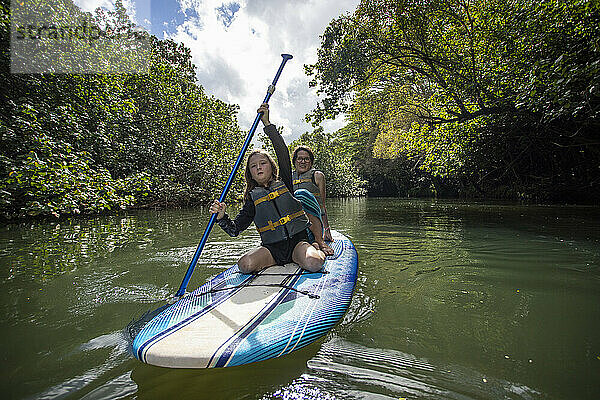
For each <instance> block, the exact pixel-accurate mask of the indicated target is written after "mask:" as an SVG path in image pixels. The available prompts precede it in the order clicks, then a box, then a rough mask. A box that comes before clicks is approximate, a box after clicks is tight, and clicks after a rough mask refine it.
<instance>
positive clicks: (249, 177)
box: [244, 149, 278, 200]
mask: <svg viewBox="0 0 600 400" xmlns="http://www.w3.org/2000/svg"><path fill="white" fill-rule="evenodd" d="M257 154H261V155H263V156H265V157H267V160H269V163H270V164H271V170H272V172H273V174H272V176H271V180H273V179H277V176H278V175H277V172H278V170H277V164H275V160H273V157H271V155H270V154H269V153H267V152H266V151H264V150H261V149H256V150H252V151H251V152H250V154H249V155H248V159H247V160H246V170H245V171H244V177H245V178H246V189H244V200H250V199H251V197H250V192H251V191H252V190H253V189H254V188H255V187H257V186H258V182H256V181H255V180H254V178H252V173H250V159H251V158H252V157H253V156H255V155H257Z"/></svg>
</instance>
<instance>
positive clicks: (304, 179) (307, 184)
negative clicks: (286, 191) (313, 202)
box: [292, 168, 323, 206]
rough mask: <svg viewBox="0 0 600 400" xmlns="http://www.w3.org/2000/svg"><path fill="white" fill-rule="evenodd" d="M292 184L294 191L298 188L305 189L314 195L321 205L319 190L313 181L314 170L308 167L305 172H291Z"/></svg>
mask: <svg viewBox="0 0 600 400" xmlns="http://www.w3.org/2000/svg"><path fill="white" fill-rule="evenodd" d="M292 184H293V185H294V191H296V190H298V189H306V190H308V191H309V192H311V193H312V194H313V196H315V197H316V199H317V201H318V202H319V205H321V206H322V205H323V201H322V199H321V191H320V190H319V187H318V186H317V184H316V183H315V170H314V169H312V168H311V169H309V170H308V171H306V172H303V173H301V174H298V171H294V172H292Z"/></svg>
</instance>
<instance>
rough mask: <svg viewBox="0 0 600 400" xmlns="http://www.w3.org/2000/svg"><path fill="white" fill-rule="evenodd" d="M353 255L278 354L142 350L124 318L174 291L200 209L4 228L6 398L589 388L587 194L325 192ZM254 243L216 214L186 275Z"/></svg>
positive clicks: (594, 288)
mask: <svg viewBox="0 0 600 400" xmlns="http://www.w3.org/2000/svg"><path fill="white" fill-rule="evenodd" d="M328 210H329V215H330V217H329V218H330V221H331V223H332V226H333V227H334V229H337V230H339V231H340V232H342V233H344V234H345V235H346V236H348V237H349V238H350V239H351V240H352V241H353V242H354V244H355V246H356V248H357V250H358V254H359V273H358V281H357V285H356V289H355V292H354V297H353V300H352V303H351V306H350V309H349V311H348V313H347V314H346V316H345V317H344V318H343V320H342V321H341V322H340V323H339V324H338V325H336V327H334V329H333V330H332V331H331V332H329V333H328V334H327V335H326V336H325V337H324V338H322V339H321V340H319V341H317V342H316V343H314V344H312V345H310V346H308V347H306V348H304V349H301V350H299V351H297V352H295V353H293V354H291V355H289V356H285V357H283V358H281V359H275V360H270V361H266V362H262V363H257V364H251V365H246V366H241V367H234V368H224V369H216V370H174V369H167V368H159V367H153V366H149V365H144V364H142V363H140V362H139V361H137V360H136V359H135V358H133V357H132V356H131V355H130V354H129V353H128V351H127V342H126V340H125V336H124V334H123V328H124V327H125V326H126V325H127V324H128V323H129V322H130V321H131V320H132V319H134V318H136V317H139V316H140V315H141V314H142V313H143V312H144V311H147V310H149V309H153V308H155V307H156V306H157V305H160V304H161V301H162V299H164V298H166V297H168V296H169V295H171V294H173V293H174V292H175V290H176V289H177V288H178V286H179V284H180V283H181V279H182V278H183V275H184V273H185V270H186V269H187V267H188V265H189V262H190V260H191V258H192V256H193V254H194V251H195V249H196V246H197V244H198V241H199V240H200V237H201V234H202V232H203V230H204V227H205V224H206V223H207V221H208V212H207V210H172V211H157V212H150V211H148V212H139V213H135V214H128V215H119V216H100V217H94V218H73V219H68V220H59V221H53V220H44V221H33V222H32V221H29V222H24V223H14V224H3V225H1V226H0V285H1V286H0V296H1V297H0V298H1V302H0V321H1V322H0V323H1V328H2V329H1V333H0V355H1V371H0V372H1V378H0V382H1V386H0V391H1V392H0V393H2V395H1V396H2V398H8V399H28V398H35V399H50V398H84V399H105V398H106V399H113V398H139V399H169V398H178V399H399V398H406V399H599V398H600V208H597V207H571V206H522V205H515V204H489V203H475V202H459V201H439V200H438V201H435V200H410V199H350V200H335V199H333V200H329V201H328ZM257 243H258V235H257V234H256V232H255V231H251V230H248V231H247V232H245V233H244V234H243V235H241V237H239V238H236V239H231V238H229V237H227V236H226V235H225V234H224V233H223V232H222V231H221V230H220V229H219V228H218V227H215V229H214V230H213V233H212V234H211V239H210V240H209V243H208V244H207V246H206V248H205V250H204V252H203V254H202V257H201V259H200V262H199V264H198V267H197V268H196V272H195V274H194V276H193V278H192V281H191V283H190V285H189V289H195V288H196V287H198V286H199V285H201V284H202V283H203V282H204V281H205V280H206V279H208V278H210V277H212V276H214V275H216V274H217V273H219V272H221V271H222V270H223V269H225V268H227V267H228V266H230V265H232V264H233V263H235V261H236V260H237V258H238V257H239V256H240V255H241V254H243V253H244V252H245V251H247V250H249V249H251V248H253V247H254V246H256V245H257Z"/></svg>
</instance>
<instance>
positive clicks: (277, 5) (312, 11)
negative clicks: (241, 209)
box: [75, 0, 359, 141]
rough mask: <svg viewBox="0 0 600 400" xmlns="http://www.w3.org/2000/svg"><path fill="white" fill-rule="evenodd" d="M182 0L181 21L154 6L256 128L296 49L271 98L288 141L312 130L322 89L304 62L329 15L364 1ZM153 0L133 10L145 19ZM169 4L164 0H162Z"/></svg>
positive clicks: (244, 123) (204, 78)
mask: <svg viewBox="0 0 600 400" xmlns="http://www.w3.org/2000/svg"><path fill="white" fill-rule="evenodd" d="M176 1H177V3H178V4H177V5H178V6H179V7H180V10H169V11H173V12H177V11H181V12H182V14H181V15H183V16H184V18H183V22H181V23H180V24H179V25H178V26H176V27H175V28H173V26H172V25H169V23H172V21H161V22H160V23H157V22H156V21H157V18H160V15H157V14H160V10H157V9H156V7H155V9H154V10H150V12H152V20H153V21H154V25H155V27H156V29H166V27H167V25H169V28H171V30H170V31H168V32H171V33H167V31H165V32H163V36H164V37H170V38H171V39H173V40H175V41H176V42H182V43H184V44H185V45H186V46H187V47H189V48H190V49H191V51H192V56H193V62H194V64H195V65H196V71H197V77H198V81H199V83H200V84H201V85H202V86H203V87H204V88H205V90H206V92H207V93H208V94H209V95H214V96H216V97H217V98H219V99H221V100H223V101H225V102H228V103H234V104H239V105H240V112H239V115H238V119H239V123H240V126H241V128H242V129H244V130H246V129H249V128H250V125H251V124H252V122H253V121H254V118H255V117H256V108H257V107H258V106H259V105H260V102H261V100H262V99H263V98H264V96H265V94H266V90H267V87H268V86H269V84H270V83H271V81H272V79H273V77H274V75H275V72H276V71H277V68H278V67H279V64H280V63H281V57H280V54H281V53H289V54H292V55H293V56H294V59H293V60H291V61H290V62H288V64H287V65H286V67H285V70H284V72H283V74H282V75H281V79H280V80H279V82H278V84H277V89H276V91H275V94H274V95H273V97H272V99H271V100H270V105H271V110H272V111H271V116H272V118H271V119H272V121H273V122H274V123H276V124H277V125H279V126H281V125H283V126H284V127H285V130H284V132H283V134H284V135H285V136H291V137H288V138H286V140H287V141H290V140H293V139H295V138H297V137H298V136H300V135H301V134H302V133H304V132H306V131H310V130H312V127H311V126H310V125H309V124H307V123H306V122H304V116H305V115H306V114H307V113H308V112H310V111H312V110H313V109H314V107H315V106H316V102H317V96H316V93H315V91H314V90H313V89H310V88H309V87H308V81H309V78H308V77H307V76H306V75H305V73H304V65H305V64H311V63H314V62H315V61H316V59H317V49H318V48H319V45H320V38H319V36H320V35H321V34H323V32H324V31H325V28H326V27H327V25H328V24H329V22H330V21H331V20H332V19H333V18H336V17H338V16H339V15H341V14H344V13H346V12H351V11H353V10H354V9H356V6H357V5H358V3H359V0H342V1H340V0H231V1H228V0H225V1H223V0H176ZM75 2H76V3H77V4H78V5H80V6H81V7H82V8H83V9H85V10H90V11H91V10H93V9H95V8H96V7H98V6H102V7H105V8H112V4H113V3H114V0H75ZM149 4H150V0H124V5H125V6H126V8H127V9H128V10H133V11H130V14H133V15H135V14H134V13H136V14H142V10H143V11H144V12H143V14H144V16H143V17H144V18H146V17H147V15H148V14H149V12H146V10H147V8H148V5H149ZM155 4H156V3H155ZM177 5H175V4H173V7H177ZM167 6H168V3H166V2H163V3H161V4H160V6H158V7H167ZM238 6H239V7H238ZM136 10H137V12H136ZM219 10H220V11H219ZM140 16H141V15H137V17H140ZM343 125H344V120H343V118H338V119H337V120H336V121H326V122H325V123H324V124H323V126H324V128H325V129H327V130H329V131H334V130H337V129H339V128H341V127H342V126H343Z"/></svg>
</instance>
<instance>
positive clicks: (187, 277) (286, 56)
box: [173, 54, 292, 301]
mask: <svg viewBox="0 0 600 400" xmlns="http://www.w3.org/2000/svg"><path fill="white" fill-rule="evenodd" d="M281 57H283V60H282V61H281V65H280V66H279V69H278V70H277V73H276V74H275V79H273V83H272V84H271V85H269V88H268V89H267V95H266V96H265V99H264V100H263V103H268V102H269V99H270V98H271V96H272V95H273V92H274V91H275V85H276V84H277V81H278V80H279V75H281V71H283V67H284V66H285V63H286V62H288V60H291V59H292V55H291V54H282V55H281ZM261 115H262V113H258V114H257V115H256V118H255V119H254V123H253V124H252V127H251V128H250V131H249V132H248V136H246V141H245V142H244V145H243V146H242V150H241V151H240V154H239V155H238V158H237V160H236V161H235V164H234V165H233V169H232V170H231V173H230V174H229V179H227V183H225V187H224V188H223V191H222V192H221V196H220V197H219V201H220V202H223V201H224V200H225V197H226V196H227V192H229V188H230V187H231V183H232V182H233V179H234V178H235V174H236V172H237V170H238V168H239V167H240V164H241V163H242V160H243V158H244V154H245V153H246V150H247V149H248V146H249V145H250V141H251V140H252V135H254V131H255V130H256V127H257V126H258V122H259V121H260V117H261ZM216 220H217V214H212V215H211V217H210V220H209V221H208V225H207V227H206V229H205V230H204V234H203V235H202V239H201V240H200V243H199V244H198V248H197V249H196V253H195V254H194V258H192V262H191V263H190V266H189V267H188V269H187V272H186V273H185V277H184V278H183V281H182V282H181V286H179V289H178V290H177V292H176V293H175V295H174V296H173V300H175V301H176V300H178V299H179V298H181V296H183V295H184V294H185V289H186V288H187V285H188V283H189V281H190V278H191V277H192V273H193V272H194V268H196V263H197V262H198V258H199V257H200V254H201V253H202V250H203V249H204V245H205V244H206V240H207V239H208V235H209V234H210V231H211V229H212V227H213V225H214V224H215V221H216Z"/></svg>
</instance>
